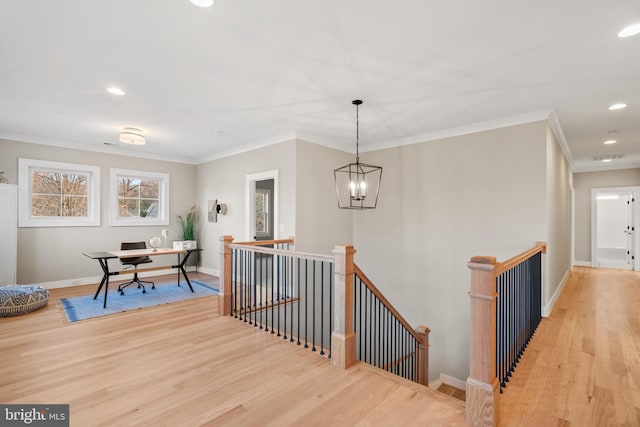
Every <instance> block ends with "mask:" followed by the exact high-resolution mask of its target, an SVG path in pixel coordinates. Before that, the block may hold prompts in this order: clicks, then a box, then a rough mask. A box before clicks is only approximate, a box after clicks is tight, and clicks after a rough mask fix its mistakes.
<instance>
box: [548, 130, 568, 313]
mask: <svg viewBox="0 0 640 427" xmlns="http://www.w3.org/2000/svg"><path fill="white" fill-rule="evenodd" d="M570 186H571V171H570V169H569V163H568V162H567V160H566V159H565V157H564V154H563V153H562V150H561V149H560V146H559V145H558V142H557V140H556V138H555V135H554V134H553V132H552V130H551V128H549V127H547V226H548V229H547V235H546V238H545V239H544V241H546V242H547V254H546V256H545V257H544V259H545V267H546V268H545V280H544V284H543V286H544V288H543V290H542V305H543V312H544V314H549V312H550V310H551V309H552V307H553V304H554V303H555V300H556V299H557V297H558V296H559V291H560V290H561V285H563V284H564V280H566V278H567V277H568V274H569V271H570V270H571V192H570Z"/></svg>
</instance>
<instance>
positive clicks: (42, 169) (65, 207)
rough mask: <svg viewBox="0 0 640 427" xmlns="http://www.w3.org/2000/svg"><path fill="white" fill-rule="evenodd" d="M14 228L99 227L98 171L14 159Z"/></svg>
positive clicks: (64, 164) (84, 167)
mask: <svg viewBox="0 0 640 427" xmlns="http://www.w3.org/2000/svg"><path fill="white" fill-rule="evenodd" d="M18 187H19V191H20V197H19V198H18V225H19V226H20V227H77V226H98V225H100V168H99V167H97V166H88V165H80V164H75V163H61V162H53V161H46V160H34V159H23V158H20V159H18Z"/></svg>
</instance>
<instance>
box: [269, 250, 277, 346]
mask: <svg viewBox="0 0 640 427" xmlns="http://www.w3.org/2000/svg"><path fill="white" fill-rule="evenodd" d="M277 266H278V263H277V259H276V257H275V256H272V257H271V301H269V304H271V333H272V334H274V333H275V328H274V326H273V323H274V322H275V312H274V309H275V307H274V304H275V302H276V301H275V298H274V288H275V286H276V277H275V274H276V268H277Z"/></svg>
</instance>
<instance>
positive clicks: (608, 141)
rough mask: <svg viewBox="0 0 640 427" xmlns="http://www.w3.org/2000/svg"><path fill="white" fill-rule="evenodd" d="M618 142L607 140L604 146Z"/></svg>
mask: <svg viewBox="0 0 640 427" xmlns="http://www.w3.org/2000/svg"><path fill="white" fill-rule="evenodd" d="M616 142H618V141H617V140H615V139H607V140H606V141H605V142H604V145H611V144H615V143H616Z"/></svg>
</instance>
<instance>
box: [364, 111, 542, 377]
mask: <svg viewBox="0 0 640 427" xmlns="http://www.w3.org/2000/svg"><path fill="white" fill-rule="evenodd" d="M546 150H547V147H546V123H545V122H536V123H530V124H525V125H520V126H513V127H508V128H502V129H496V130H491V131H486V132H480V133H475V134H469V135H464V136H459V137H453V138H447V139H443V140H438V141H433V142H428V143H421V144H415V145H410V146H404V147H399V148H391V149H386V150H380V151H376V152H370V153H365V154H364V155H362V156H361V157H362V160H363V161H365V162H367V163H372V164H375V165H381V166H383V167H384V174H383V179H382V188H381V190H380V200H379V204H378V208H377V209H375V210H373V211H363V212H354V220H353V221H354V225H353V228H354V244H355V247H356V249H357V250H358V252H357V253H356V263H357V264H358V265H359V266H360V267H361V268H362V269H363V270H364V271H365V272H366V274H367V275H368V276H369V277H370V278H371V279H372V280H373V282H374V284H375V285H376V286H377V287H378V288H380V289H381V291H382V292H383V294H384V295H385V296H386V297H387V298H388V299H389V300H390V301H391V302H392V304H394V305H395V306H396V308H397V309H398V310H399V312H400V313H402V314H403V315H404V316H405V317H406V318H407V320H408V321H409V323H410V324H411V325H414V326H418V325H426V326H428V327H430V328H431V330H432V332H431V340H430V342H431V348H430V355H429V359H430V378H431V379H434V378H436V377H437V375H438V374H440V373H446V374H447V375H451V376H454V377H456V378H459V379H463V380H464V379H466V377H467V375H468V367H469V297H468V295H467V292H468V291H469V272H468V269H467V267H466V265H467V262H468V261H469V259H470V258H471V257H472V256H474V255H494V256H498V259H499V260H504V259H506V258H507V257H509V256H513V255H515V254H517V253H519V252H521V251H523V250H526V249H529V248H531V247H532V246H533V245H534V244H535V242H536V241H544V240H545V239H546V238H547V207H546V206H547V184H546V182H547V176H546V162H547V157H546Z"/></svg>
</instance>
